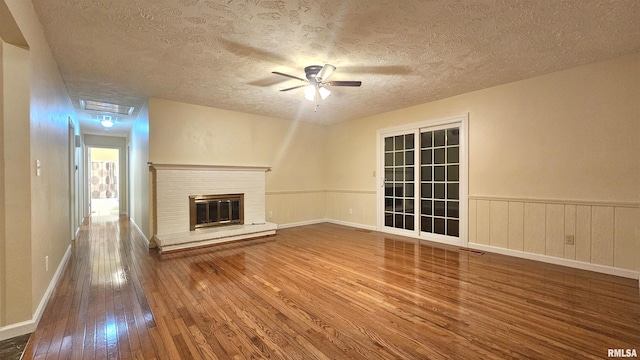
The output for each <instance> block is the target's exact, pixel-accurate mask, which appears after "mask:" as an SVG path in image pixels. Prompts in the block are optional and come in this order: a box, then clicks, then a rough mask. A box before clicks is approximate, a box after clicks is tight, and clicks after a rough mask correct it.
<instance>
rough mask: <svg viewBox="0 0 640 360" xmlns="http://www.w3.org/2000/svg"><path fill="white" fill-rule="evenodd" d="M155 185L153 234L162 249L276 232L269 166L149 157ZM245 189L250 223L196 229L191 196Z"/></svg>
mask: <svg viewBox="0 0 640 360" xmlns="http://www.w3.org/2000/svg"><path fill="white" fill-rule="evenodd" d="M149 167H150V169H151V170H152V174H153V175H152V189H153V207H154V211H153V220H154V221H153V223H154V226H153V232H154V234H153V240H154V241H155V243H156V245H157V246H158V248H159V249H160V251H162V252H165V251H173V250H179V249H187V248H192V247H199V246H205V245H211V244H215V243H219V242H226V241H233V240H240V239H247V238H253V237H260V236H267V235H274V234H275V232H276V230H277V227H278V226H277V225H276V224H273V223H268V222H266V220H265V217H266V216H265V209H266V191H265V186H266V185H265V182H266V181H265V173H266V172H267V171H269V170H270V169H271V168H270V167H267V166H232V165H193V164H155V163H149ZM198 194H244V211H245V212H244V223H245V224H244V225H229V226H224V227H222V228H219V229H215V228H203V229H196V230H193V231H191V230H190V216H189V207H190V205H189V196H192V195H198Z"/></svg>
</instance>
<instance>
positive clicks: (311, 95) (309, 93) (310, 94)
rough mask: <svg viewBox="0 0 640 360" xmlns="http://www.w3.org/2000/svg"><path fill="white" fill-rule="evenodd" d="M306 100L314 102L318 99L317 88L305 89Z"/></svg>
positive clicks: (309, 87) (311, 86)
mask: <svg viewBox="0 0 640 360" xmlns="http://www.w3.org/2000/svg"><path fill="white" fill-rule="evenodd" d="M304 98H305V99H307V100H309V101H314V100H315V99H316V87H315V86H313V85H309V86H307V87H306V88H304Z"/></svg>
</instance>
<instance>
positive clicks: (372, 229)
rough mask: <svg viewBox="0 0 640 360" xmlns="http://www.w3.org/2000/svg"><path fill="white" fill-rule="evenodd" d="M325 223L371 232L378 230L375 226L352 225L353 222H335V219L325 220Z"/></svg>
mask: <svg viewBox="0 0 640 360" xmlns="http://www.w3.org/2000/svg"><path fill="white" fill-rule="evenodd" d="M325 221H326V222H328V223H331V224H336V225H344V226H349V227H354V228H358V229H364V230H371V231H377V230H378V229H377V228H376V227H375V226H371V225H365V224H358V223H352V222H348V221H342V220H334V219H325Z"/></svg>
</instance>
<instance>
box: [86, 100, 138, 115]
mask: <svg viewBox="0 0 640 360" xmlns="http://www.w3.org/2000/svg"><path fill="white" fill-rule="evenodd" d="M80 107H81V108H82V109H84V110H89V111H100V112H109V113H113V114H120V115H131V114H133V110H134V107H133V106H125V105H118V104H111V103H106V102H99V101H93V100H82V99H81V100H80Z"/></svg>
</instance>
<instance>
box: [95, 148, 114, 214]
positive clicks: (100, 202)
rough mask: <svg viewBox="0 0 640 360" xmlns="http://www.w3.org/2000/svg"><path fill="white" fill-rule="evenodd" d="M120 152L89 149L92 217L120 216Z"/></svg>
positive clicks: (112, 149) (106, 149)
mask: <svg viewBox="0 0 640 360" xmlns="http://www.w3.org/2000/svg"><path fill="white" fill-rule="evenodd" d="M119 159H120V150H119V149H117V148H98V147H90V148H89V162H90V171H89V187H90V189H89V192H90V194H91V196H90V198H89V208H90V211H91V216H106V215H119V214H120V193H119V190H120V179H119V174H120V173H119V171H120V161H119Z"/></svg>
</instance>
